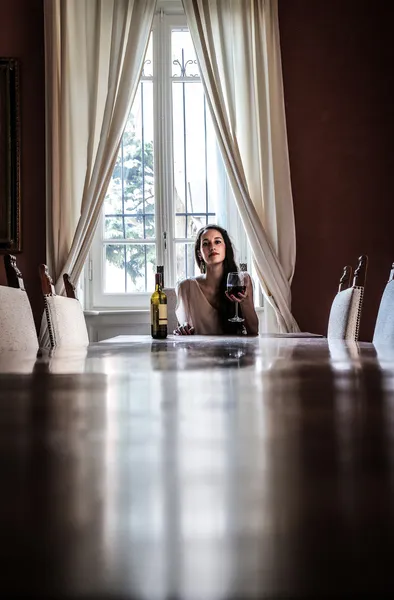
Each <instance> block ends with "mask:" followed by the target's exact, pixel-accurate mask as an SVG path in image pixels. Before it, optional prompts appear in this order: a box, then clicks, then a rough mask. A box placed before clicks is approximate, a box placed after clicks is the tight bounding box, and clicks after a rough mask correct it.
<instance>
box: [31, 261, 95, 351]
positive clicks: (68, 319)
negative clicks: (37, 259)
mask: <svg viewBox="0 0 394 600" xmlns="http://www.w3.org/2000/svg"><path fill="white" fill-rule="evenodd" d="M39 273H40V279H41V288H42V292H43V294H44V303H45V315H46V322H47V326H48V333H49V340H50V345H51V347H52V348H55V347H56V348H57V347H81V346H87V345H88V344H89V336H88V331H87V327H86V321H85V317H84V314H83V310H82V306H81V305H80V303H79V301H78V300H77V299H76V298H65V297H64V296H58V295H57V294H56V291H55V286H54V285H53V281H52V278H51V276H50V274H49V271H48V267H47V266H46V265H44V264H41V265H40V266H39Z"/></svg>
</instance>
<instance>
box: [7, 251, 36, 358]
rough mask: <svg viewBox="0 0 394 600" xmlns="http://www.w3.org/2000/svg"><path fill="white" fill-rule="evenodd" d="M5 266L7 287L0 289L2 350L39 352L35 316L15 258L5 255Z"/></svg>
mask: <svg viewBox="0 0 394 600" xmlns="http://www.w3.org/2000/svg"><path fill="white" fill-rule="evenodd" d="M4 266H5V271H6V276H7V282H8V287H7V286H4V285H1V286H0V351H6V350H17V351H28V352H37V350H38V338H37V332H36V327H35V324H34V318H33V313H32V310H31V306H30V301H29V298H28V296H27V294H26V291H25V287H24V283H23V278H22V274H21V272H20V270H19V269H18V267H17V266H16V259H15V256H12V255H6V256H5V257H4Z"/></svg>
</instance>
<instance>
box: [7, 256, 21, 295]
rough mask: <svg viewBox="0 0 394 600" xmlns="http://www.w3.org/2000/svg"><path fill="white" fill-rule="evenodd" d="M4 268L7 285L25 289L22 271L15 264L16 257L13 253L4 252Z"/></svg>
mask: <svg viewBox="0 0 394 600" xmlns="http://www.w3.org/2000/svg"><path fill="white" fill-rule="evenodd" d="M4 268H5V274H6V277H7V285H8V287H13V288H17V289H19V290H23V291H25V284H24V282H23V277H22V273H21V272H20V270H19V268H18V265H17V264H16V257H15V256H14V255H13V254H6V255H5V256H4Z"/></svg>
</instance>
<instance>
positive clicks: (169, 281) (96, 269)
mask: <svg viewBox="0 0 394 600" xmlns="http://www.w3.org/2000/svg"><path fill="white" fill-rule="evenodd" d="M158 9H159V10H158V11H157V14H156V15H155V18H154V21H153V26H152V35H153V85H154V87H153V98H154V100H153V106H154V109H153V110H154V123H155V126H154V139H153V143H154V170H155V231H156V238H155V240H156V241H155V243H156V257H157V263H156V264H158V265H165V285H166V286H167V287H173V286H174V285H175V283H176V282H175V277H176V275H175V251H176V248H175V246H176V245H175V241H181V240H180V239H179V238H175V237H174V234H175V231H174V219H173V215H174V204H173V203H174V197H173V196H174V195H173V190H174V181H173V169H172V168H168V165H169V164H170V163H167V167H166V164H165V162H164V160H163V157H164V156H170V157H172V156H173V139H172V125H173V124H172V103H171V84H172V82H171V74H172V71H171V60H169V57H170V55H171V54H170V53H171V47H170V46H171V30H173V29H174V28H176V27H185V28H188V26H187V21H186V15H185V14H184V12H183V7H182V4H181V2H178V1H176V0H175V1H174V0H161V1H159V2H158ZM163 9H164V10H165V12H164V10H163ZM159 64H160V65H161V68H160V69H158V68H157V65H159ZM155 84H156V85H155ZM169 88H170V89H169ZM162 114H165V115H166V118H161V115H162ZM230 212H231V211H230ZM230 218H231V215H230ZM103 219H104V216H103V211H101V214H100V218H99V221H98V224H97V230H96V234H95V236H94V240H93V243H92V247H91V250H90V252H89V256H88V264H87V268H85V270H84V273H85V275H84V301H85V308H86V309H88V310H96V311H108V310H110V311H113V310H120V311H125V310H133V311H140V310H148V308H149V298H150V295H151V292H148V293H141V292H140V293H129V294H125V293H122V294H119V293H104V292H103V281H104V267H105V258H104V247H103V241H104V239H103V237H102V235H100V232H103ZM236 221H237V224H236V227H235V231H236V234H235V236H233V237H236V239H235V240H234V241H235V246H236V248H237V250H238V254H237V260H238V262H240V263H241V262H246V263H247V264H248V268H249V271H250V272H251V273H252V256H251V252H250V247H249V244H248V243H247V241H246V235H245V232H244V230H243V227H242V225H241V221H240V218H239V217H238V218H237V219H236ZM218 224H221V223H218ZM223 226H224V227H226V228H228V223H224V224H223ZM233 231H234V227H233ZM164 236H166V243H165V239H164ZM184 241H185V242H186V241H188V242H190V240H184ZM142 243H143V242H142ZM258 289H259V288H257V289H256V286H255V303H256V305H260V304H261V298H262V296H261V293H257V292H258Z"/></svg>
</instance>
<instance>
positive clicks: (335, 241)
mask: <svg viewBox="0 0 394 600" xmlns="http://www.w3.org/2000/svg"><path fill="white" fill-rule="evenodd" d="M390 13H391V10H390V3H389V2H387V3H386V2H384V1H383V0H377V1H375V2H374V3H373V4H371V3H370V2H366V1H364V0H330V2H327V1H326V0H279V26H280V37H281V52H282V63H283V78H284V90H285V105H286V119H287V129H288V142H289V154H290V167H291V177H292V186H293V198H294V209H295V219H296V233H297V263H296V273H295V277H294V281H293V285H292V293H293V305H292V306H293V312H294V315H295V317H296V319H297V321H298V323H299V325H300V327H301V329H302V330H307V331H314V332H319V333H323V334H326V332H327V320H328V314H329V309H330V305H331V301H332V298H333V296H334V294H335V291H336V288H337V282H338V280H339V276H340V273H341V270H342V267H343V266H344V265H345V264H352V265H355V264H356V262H357V257H358V256H359V255H360V254H367V255H368V256H369V268H368V273H367V283H366V290H365V300H364V309H363V315H362V321H361V331H360V339H362V340H369V339H371V336H372V334H373V327H374V321H375V318H376V312H377V310H378V306H379V301H380V296H381V293H382V290H383V288H384V285H385V283H386V281H387V279H388V275H389V271H390V266H391V263H392V262H393V261H394V239H393V233H392V232H393V223H394V142H393V140H394V127H393V110H394V98H393V90H394V86H393V79H394V75H393V73H394V67H393V64H394V52H393V47H394V44H393V39H394V38H393V34H392V20H391V14H390Z"/></svg>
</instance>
